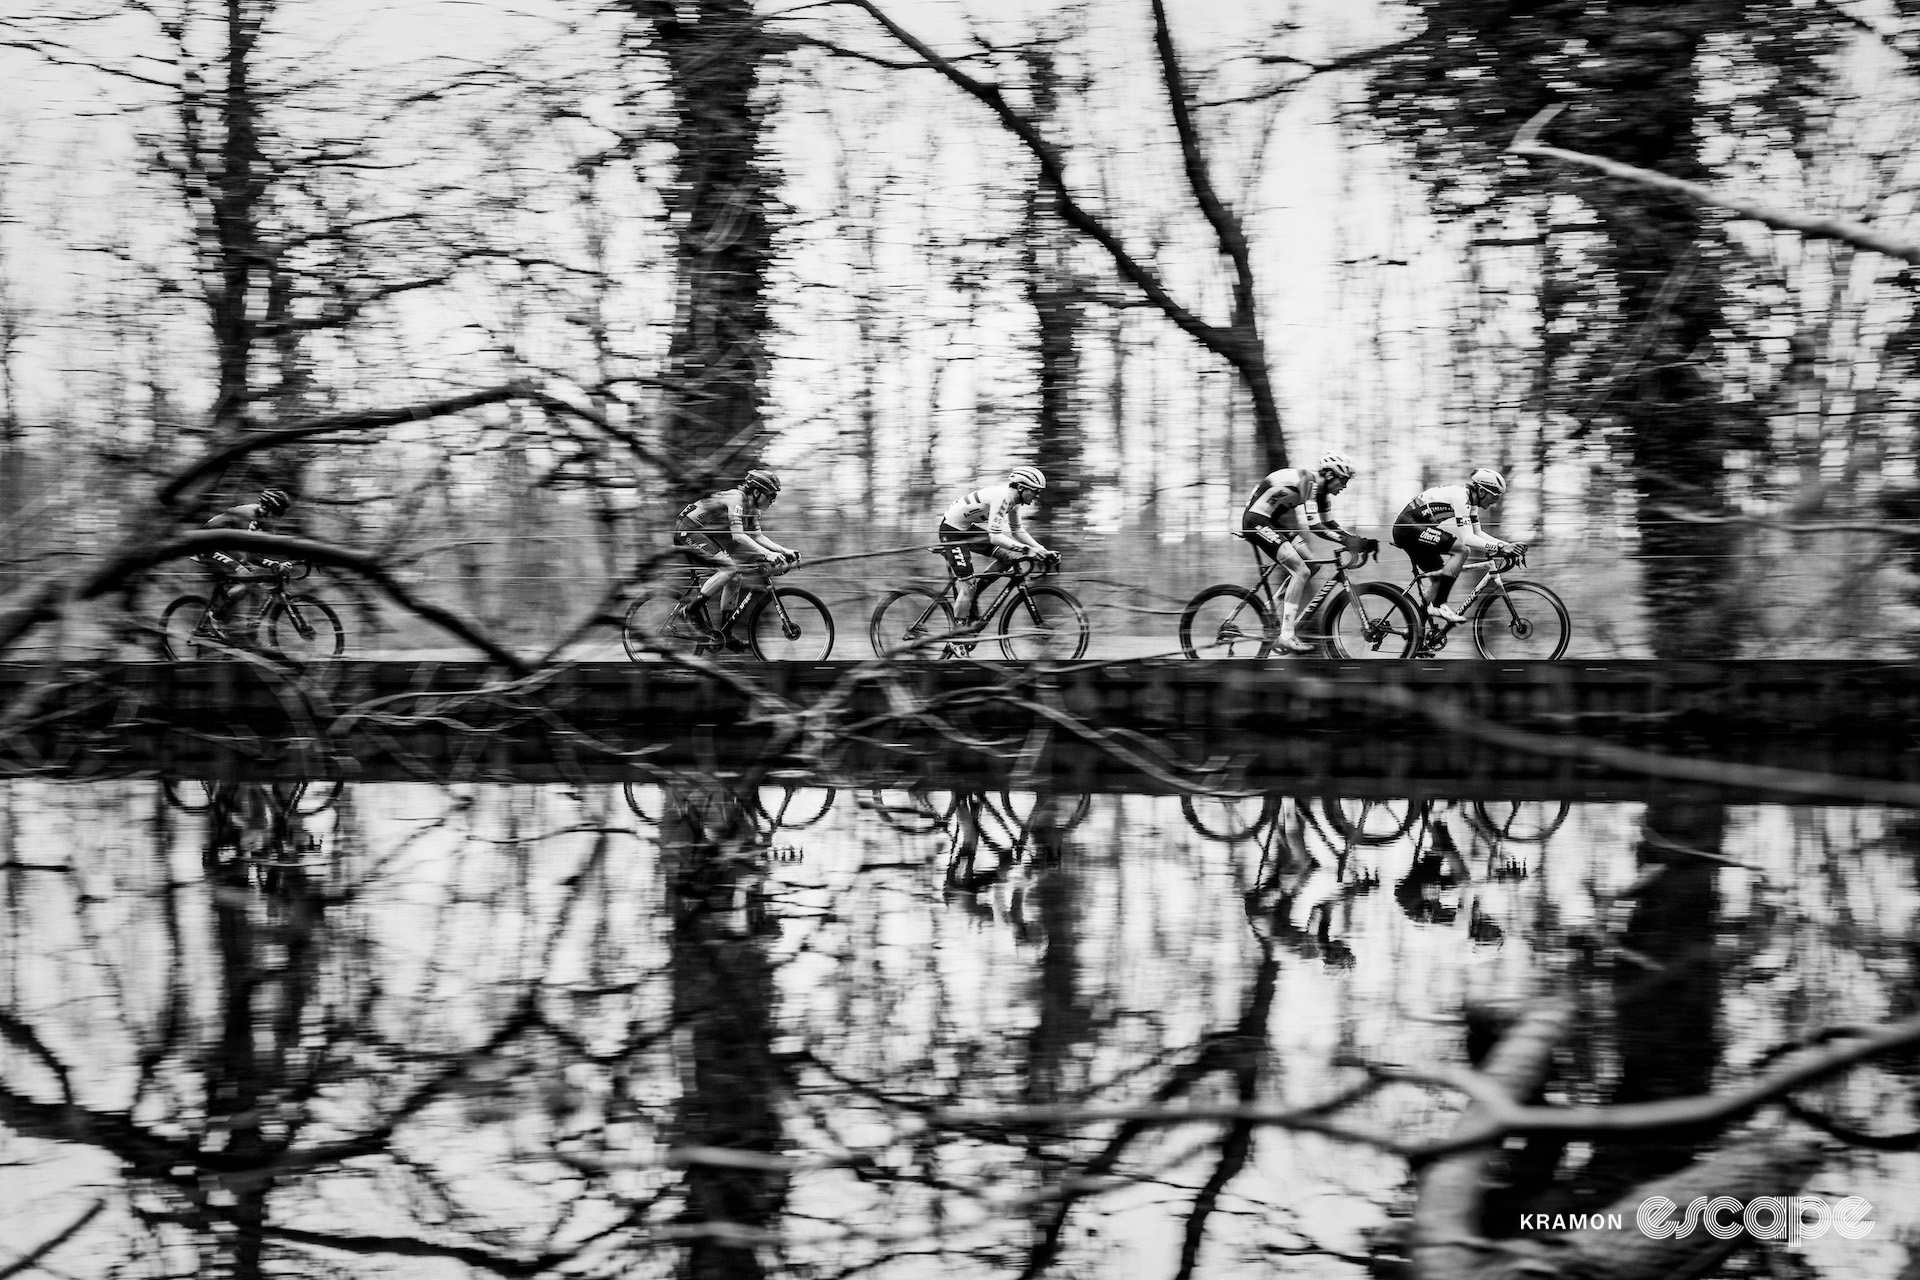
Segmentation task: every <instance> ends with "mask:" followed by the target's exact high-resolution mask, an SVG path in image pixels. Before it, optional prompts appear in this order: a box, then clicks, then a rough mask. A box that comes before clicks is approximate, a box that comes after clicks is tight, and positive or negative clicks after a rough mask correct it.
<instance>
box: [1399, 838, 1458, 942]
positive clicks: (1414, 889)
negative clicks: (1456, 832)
mask: <svg viewBox="0 0 1920 1280" xmlns="http://www.w3.org/2000/svg"><path fill="white" fill-rule="evenodd" d="M1428 831H1429V833H1430V834H1431V835H1432V837H1433V844H1432V845H1431V846H1430V847H1428V848H1425V849H1422V850H1420V851H1419V853H1418V854H1417V855H1416V856H1415V857H1414V860H1413V866H1411V867H1409V868H1408V869H1407V874H1406V877H1405V878H1404V879H1402V880H1399V881H1397V882H1396V883H1395V884H1394V886H1393V900H1394V901H1395V902H1398V903H1399V904H1400V909H1401V910H1402V911H1404V912H1406V914H1407V919H1409V920H1412V921H1415V922H1416V923H1419V924H1452V923H1453V921H1454V917H1455V916H1457V915H1459V913H1460V908H1459V905H1458V903H1457V902H1449V901H1447V900H1446V897H1445V895H1446V894H1447V893H1448V892H1449V891H1450V890H1452V889H1455V888H1458V887H1459V886H1460V885H1463V884H1465V883H1467V881H1468V880H1470V879H1472V873H1471V872H1470V871H1468V869H1467V860H1466V859H1465V858H1463V857H1461V856H1460V850H1459V848H1458V846H1456V845H1455V844H1454V843H1453V833H1452V832H1451V831H1449V830H1447V823H1446V820H1445V819H1444V818H1435V819H1433V821H1432V823H1431V824H1430V826H1429V827H1428Z"/></svg>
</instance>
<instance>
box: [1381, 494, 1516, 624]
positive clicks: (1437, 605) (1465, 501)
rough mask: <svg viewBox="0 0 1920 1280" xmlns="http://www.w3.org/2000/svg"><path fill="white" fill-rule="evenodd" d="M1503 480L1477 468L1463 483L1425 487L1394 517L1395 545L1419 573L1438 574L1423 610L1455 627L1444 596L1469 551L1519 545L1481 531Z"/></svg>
mask: <svg viewBox="0 0 1920 1280" xmlns="http://www.w3.org/2000/svg"><path fill="white" fill-rule="evenodd" d="M1506 492H1507V482H1506V480H1505V478H1503V477H1502V476H1501V474H1500V473H1499V472H1498V471H1493V470H1489V469H1488V468H1486V467H1481V468H1480V469H1479V470H1477V471H1475V472H1474V473H1473V474H1472V475H1470V476H1468V477H1467V482H1466V483H1465V484H1443V485H1436V486H1435V487H1433V488H1431V489H1427V490H1423V491H1422V492H1421V494H1420V496H1419V497H1417V498H1415V499H1414V500H1413V501H1412V502H1409V503H1408V504H1407V505H1406V506H1405V507H1403V508H1402V509H1401V511H1400V514H1399V515H1398V516H1396V517H1395V518H1394V522H1393V545H1394V546H1396V547H1398V548H1400V549H1401V550H1402V551H1404V552H1406V553H1407V558H1408V559H1409V560H1411V561H1413V567H1414V569H1415V570H1416V571H1417V572H1420V573H1431V574H1435V575H1437V576H1436V577H1435V578H1434V580H1433V595H1432V597H1431V598H1430V599H1429V600H1428V602H1427V612H1429V613H1431V614H1432V615H1433V616H1434V617H1436V618H1440V619H1443V620H1445V621H1447V622H1451V623H1454V624H1455V625H1458V624H1459V623H1462V622H1465V621H1466V619H1465V618H1464V617H1462V616H1461V615H1460V613H1459V611H1458V610H1455V609H1450V608H1448V607H1447V597H1448V596H1449V595H1451V594H1452V593H1453V584H1454V582H1455V581H1456V580H1458V578H1459V577H1460V570H1461V568H1462V567H1464V566H1465V564H1466V563H1467V552H1469V551H1484V552H1495V553H1499V552H1509V553H1511V552H1517V551H1519V550H1520V544H1519V543H1516V542H1503V541H1501V540H1500V539H1499V538H1496V537H1494V536H1493V535H1492V534H1490V533H1483V532H1482V531H1481V529H1480V513H1481V512H1482V511H1485V510H1487V509H1488V508H1490V507H1492V506H1494V505H1495V504H1497V503H1498V502H1499V501H1500V499H1501V498H1503V497H1505V496H1506Z"/></svg>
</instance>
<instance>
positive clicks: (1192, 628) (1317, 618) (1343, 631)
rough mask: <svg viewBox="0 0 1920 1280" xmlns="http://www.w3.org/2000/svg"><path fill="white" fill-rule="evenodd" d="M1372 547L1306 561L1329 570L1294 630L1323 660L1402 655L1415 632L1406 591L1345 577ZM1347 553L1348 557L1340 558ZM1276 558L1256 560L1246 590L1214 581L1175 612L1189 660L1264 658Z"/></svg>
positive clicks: (1277, 598) (1273, 636)
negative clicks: (1256, 577)
mask: <svg viewBox="0 0 1920 1280" xmlns="http://www.w3.org/2000/svg"><path fill="white" fill-rule="evenodd" d="M1376 554H1378V553H1377V552H1376V551H1361V552H1347V551H1336V552H1334V553H1333V555H1331V556H1329V557H1327V558H1326V559H1323V560H1308V561H1307V562H1306V564H1307V569H1308V571H1309V572H1312V571H1314V570H1315V569H1317V568H1318V567H1319V566H1321V565H1332V566H1333V575H1332V576H1331V577H1330V578H1328V579H1327V581H1326V582H1325V583H1323V584H1322V585H1321V587H1320V590H1319V591H1317V592H1316V593H1314V596H1313V598H1312V599H1311V600H1309V601H1307V604H1306V607H1305V608H1303V609H1301V610H1300V621H1299V635H1300V638H1301V639H1303V640H1307V641H1309V642H1310V643H1313V644H1314V645H1315V646H1316V647H1318V648H1319V649H1320V650H1322V651H1323V652H1324V653H1325V655H1326V656H1327V657H1329V658H1405V657H1408V656H1410V655H1411V654H1412V653H1413V648H1414V643H1415V641H1417V640H1418V639H1419V636H1420V618H1419V614H1418V613H1417V612H1416V611H1415V609H1414V606H1413V604H1412V602H1411V601H1409V600H1408V599H1407V597H1406V593H1405V592H1403V591H1401V590H1400V588H1398V587H1396V586H1394V585H1393V584H1391V583H1387V582H1354V581H1353V580H1352V578H1351V577H1350V576H1349V573H1350V571H1351V570H1354V569H1358V568H1359V567H1360V566H1361V565H1364V564H1365V563H1366V562H1367V561H1368V560H1371V559H1372V558H1373V557H1374V556H1375V555H1376ZM1349 555H1351V557H1352V559H1351V560H1349V559H1347V558H1346V557H1348V556H1349ZM1283 572H1284V571H1283V570H1282V569H1281V566H1280V564H1279V562H1278V561H1275V560H1271V559H1268V558H1266V557H1261V565H1260V580H1259V581H1258V582H1256V583H1255V584H1254V585H1253V587H1252V588H1247V587H1242V586H1237V585H1235V584H1233V583H1231V582H1222V583H1218V584H1216V585H1214V586H1211V587H1208V588H1207V589H1206V590H1204V591H1202V592H1201V593H1200V594H1199V595H1197V596H1195V597H1194V598H1193V599H1192V600H1190V601H1188V602H1187V607H1186V608H1185V609H1184V610H1183V611H1182V612H1181V614H1180V651H1181V652H1182V653H1184V654H1186V655H1187V657H1189V658H1264V657H1266V656H1267V655H1268V654H1269V653H1272V652H1273V650H1274V647H1275V646H1276V645H1278V644H1279V641H1280V629H1279V621H1278V619H1279V617H1280V610H1281V609H1282V608H1283V607H1284V606H1283V603H1282V600H1281V591H1282V590H1283V589H1284V588H1283V587H1282V588H1276V586H1275V583H1274V578H1275V575H1277V574H1282V573H1283Z"/></svg>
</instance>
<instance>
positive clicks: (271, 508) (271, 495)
mask: <svg viewBox="0 0 1920 1280" xmlns="http://www.w3.org/2000/svg"><path fill="white" fill-rule="evenodd" d="M259 503H260V510H261V511H263V512H265V513H266V514H267V515H270V516H277V515H279V514H280V513H281V512H282V511H285V510H286V509H287V508H288V507H290V506H292V505H293V499H292V498H289V497H288V496H287V491H286V490H285V489H262V490H261V491H260V499H259Z"/></svg>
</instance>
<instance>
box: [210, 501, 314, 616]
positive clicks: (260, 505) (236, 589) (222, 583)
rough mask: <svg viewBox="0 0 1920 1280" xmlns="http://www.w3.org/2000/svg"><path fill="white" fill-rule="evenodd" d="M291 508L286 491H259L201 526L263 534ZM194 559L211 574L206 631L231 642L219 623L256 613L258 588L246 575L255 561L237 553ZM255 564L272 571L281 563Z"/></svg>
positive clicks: (253, 580)
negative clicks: (211, 584) (254, 603)
mask: <svg viewBox="0 0 1920 1280" xmlns="http://www.w3.org/2000/svg"><path fill="white" fill-rule="evenodd" d="M292 505H293V499H292V498H290V497H288V496H287V491H286V490H285V489H262V490H261V491H260V496H259V497H257V498H255V499H254V500H253V501H252V502H246V503H242V504H241V505H239V506H237V507H228V508H227V509H226V510H225V511H222V512H221V513H220V514H219V515H217V516H215V517H214V518H213V519H211V520H209V521H207V523H206V524H205V525H204V526H202V527H203V528H206V529H239V530H241V531H242V532H245V533H258V532H262V531H263V527H264V526H265V525H266V523H267V522H268V521H271V520H275V519H278V518H279V517H280V516H282V515H285V514H286V511H287V508H289V507H291V506H292ZM194 559H195V560H198V561H199V562H200V563H201V564H202V565H204V566H205V567H206V569H207V572H209V573H211V574H212V575H213V590H211V591H210V592H208V593H207V617H208V618H209V619H210V620H211V623H210V626H209V631H210V632H211V634H212V636H213V638H214V639H215V640H216V641H218V642H219V643H221V644H231V643H232V640H231V638H230V637H228V635H227V634H226V632H225V631H224V630H223V629H222V627H221V624H222V623H224V622H225V621H226V620H227V618H228V617H229V615H231V616H234V617H239V618H245V617H248V616H249V613H250V611H257V610H256V608H255V606H254V605H253V603H252V601H253V598H254V596H256V595H257V594H258V592H259V588H258V587H257V586H256V585H255V581H256V580H255V579H254V578H253V577H252V576H251V575H249V574H248V570H250V569H252V568H254V567H255V564H256V562H255V561H253V560H250V559H248V557H247V555H246V554H245V553H244V552H240V551H209V552H207V553H206V554H204V555H197V556H195V557H194ZM257 563H258V565H259V567H261V568H271V567H274V566H276V565H278V564H279V563H280V562H279V561H277V560H266V559H262V560H260V561H258V562H257Z"/></svg>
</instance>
